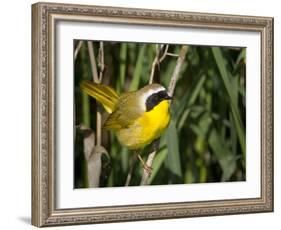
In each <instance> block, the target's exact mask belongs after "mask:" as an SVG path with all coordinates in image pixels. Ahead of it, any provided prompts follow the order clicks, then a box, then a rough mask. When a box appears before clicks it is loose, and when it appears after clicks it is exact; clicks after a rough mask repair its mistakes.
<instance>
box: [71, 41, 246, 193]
mask: <svg viewBox="0 0 281 230" xmlns="http://www.w3.org/2000/svg"><path fill="white" fill-rule="evenodd" d="M91 43H92V45H93V47H90V48H91V49H92V51H93V54H94V58H95V61H96V65H97V72H98V73H100V72H101V73H102V75H103V79H102V83H103V84H106V85H110V86H111V87H113V88H115V89H116V91H117V92H118V93H122V92H125V91H129V90H137V89H139V88H140V87H142V86H144V85H146V84H148V82H149V76H150V73H151V68H152V63H153V60H154V58H155V56H156V54H157V51H158V52H160V56H161V53H164V52H165V49H166V48H167V50H166V51H167V52H168V54H169V55H167V56H166V57H165V58H164V59H163V60H162V62H161V63H160V64H159V65H156V67H155V72H154V82H158V83H160V84H162V85H163V86H165V87H168V85H169V82H170V79H171V75H172V73H173V70H174V68H175V65H176V62H177V56H176V55H177V54H178V53H179V50H180V48H181V45H169V46H166V45H157V44H140V43H121V42H103V43H102V50H101V43H100V42H91ZM74 50H75V58H74V71H75V77H74V81H75V89H74V100H75V125H76V127H78V125H80V124H84V125H85V126H86V127H89V128H90V129H92V130H93V132H95V129H96V110H97V106H96V102H95V100H94V99H93V98H90V97H89V96H87V95H85V94H84V93H82V92H81V90H80V88H79V84H80V82H81V81H82V80H92V79H93V78H92V69H91V60H90V55H89V47H88V43H87V41H78V40H76V41H75V42H74ZM101 51H102V53H101ZM172 54H173V55H172ZM101 57H102V60H101ZM245 58H246V49H245V48H236V47H208V46H194V45H190V46H188V51H187V54H186V58H185V61H184V64H183V65H182V67H181V71H180V74H179V78H178V81H177V84H176V88H175V92H174V97H173V98H174V99H173V101H172V105H171V114H172V120H171V122H170V125H169V128H168V129H167V131H166V132H165V134H164V135H162V137H161V141H160V148H159V151H158V152H157V155H156V157H155V159H154V162H153V165H152V167H153V170H152V174H151V176H150V178H149V184H152V185H166V184H183V183H184V184H186V183H206V182H223V181H243V180H245V177H246V168H245V167H246V162H245V157H246V156H245V155H246V152H245V151H246V146H245V135H246V132H245V127H246V91H245V90H246V78H245V70H246V67H245ZM101 111H102V114H103V115H102V117H103V120H104V118H105V117H106V115H104V114H105V111H104V110H103V109H102V110H101ZM84 137H85V135H84V134H83V133H82V131H81V130H79V129H76V135H75V146H74V150H75V159H74V161H75V162H74V163H75V178H74V187H75V188H86V187H88V186H89V184H88V175H87V163H86V160H85V156H84V152H83V151H84V150H83V149H84V146H83V140H84ZM102 146H104V148H105V149H106V150H107V152H108V156H106V155H102V158H101V160H102V171H101V175H100V182H99V186H100V187H112V186H124V184H125V181H126V177H127V174H128V170H129V163H130V158H131V157H132V156H133V153H132V152H130V151H129V150H127V149H126V148H123V147H122V146H120V144H119V142H118V140H117V139H116V136H115V135H114V133H113V132H108V131H102ZM149 151H150V149H149V147H147V148H146V149H144V150H143V151H142V157H143V159H144V160H145V159H146V158H147V156H148V153H149ZM141 176H142V166H141V164H140V163H139V162H137V163H136V165H135V167H134V171H133V175H132V180H131V183H130V185H139V183H140V180H141Z"/></svg>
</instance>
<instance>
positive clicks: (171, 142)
mask: <svg viewBox="0 0 281 230" xmlns="http://www.w3.org/2000/svg"><path fill="white" fill-rule="evenodd" d="M166 140H167V147H168V157H167V159H166V164H167V167H168V169H169V171H170V173H171V177H170V180H171V181H170V182H171V183H179V182H181V181H182V170H181V164H180V153H179V140H178V134H177V129H176V123H175V121H174V120H171V122H170V125H169V128H168V130H167V132H166Z"/></svg>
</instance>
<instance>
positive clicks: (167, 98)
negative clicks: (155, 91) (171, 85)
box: [165, 94, 173, 100]
mask: <svg viewBox="0 0 281 230" xmlns="http://www.w3.org/2000/svg"><path fill="white" fill-rule="evenodd" d="M165 99H166V100H172V99H173V97H171V96H169V95H168V94H167V96H166V97H165Z"/></svg>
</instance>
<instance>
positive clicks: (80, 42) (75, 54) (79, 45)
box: [74, 41, 83, 60]
mask: <svg viewBox="0 0 281 230" xmlns="http://www.w3.org/2000/svg"><path fill="white" fill-rule="evenodd" d="M82 45H83V41H79V42H78V45H77V47H76V48H75V50H74V60H76V58H77V55H78V53H79V50H80V48H81V46H82Z"/></svg>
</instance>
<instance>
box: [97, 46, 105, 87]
mask: <svg viewBox="0 0 281 230" xmlns="http://www.w3.org/2000/svg"><path fill="white" fill-rule="evenodd" d="M98 66H99V68H100V73H99V80H100V82H101V81H102V78H103V72H104V49H103V42H100V48H99V56H98Z"/></svg>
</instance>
